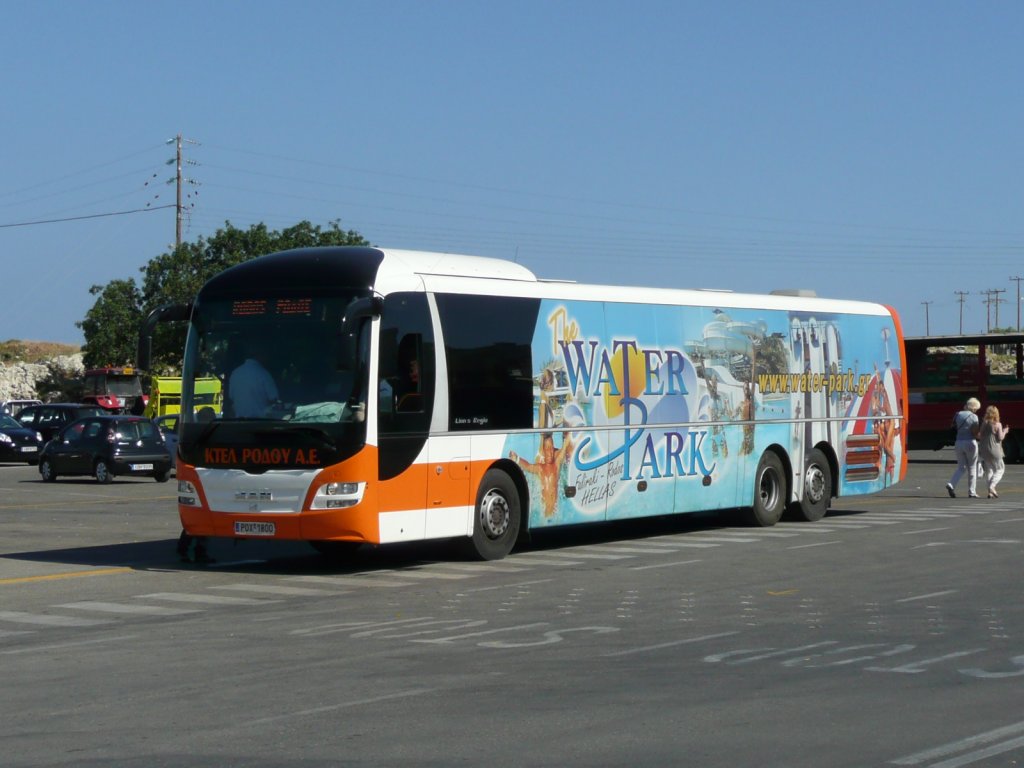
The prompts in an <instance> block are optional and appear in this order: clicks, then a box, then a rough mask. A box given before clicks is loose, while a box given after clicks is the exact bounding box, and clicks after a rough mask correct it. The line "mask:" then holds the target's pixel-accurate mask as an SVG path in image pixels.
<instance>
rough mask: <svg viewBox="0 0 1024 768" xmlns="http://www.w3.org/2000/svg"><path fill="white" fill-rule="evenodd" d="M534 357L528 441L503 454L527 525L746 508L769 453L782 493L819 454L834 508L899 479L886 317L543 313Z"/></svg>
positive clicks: (894, 360)
mask: <svg viewBox="0 0 1024 768" xmlns="http://www.w3.org/2000/svg"><path fill="white" fill-rule="evenodd" d="M532 353H533V361H534V368H535V370H534V371H533V377H534V427H535V428H536V429H537V430H539V432H534V433H531V434H515V435H511V436H509V438H508V442H507V445H506V448H507V452H508V453H507V455H508V456H509V458H511V459H512V460H513V461H515V462H517V463H518V464H519V466H520V467H522V469H523V470H524V472H525V474H526V477H527V481H528V483H529V485H530V498H531V508H530V525H531V526H532V527H540V526H544V525H564V524H569V523H583V522H596V521H600V520H613V519H619V518H626V517H639V516H648V515H661V514H668V513H671V512H688V511H696V510H708V509H719V508H727V507H738V506H747V505H749V504H750V503H751V501H752V498H753V492H754V480H753V477H754V471H755V468H756V465H757V462H758V460H759V458H760V456H761V454H762V453H763V452H764V451H765V450H767V449H768V448H769V446H778V447H781V449H782V450H783V451H784V452H785V453H786V454H787V455H788V456H789V459H790V462H791V464H792V466H793V468H794V472H793V477H792V483H794V484H796V485H799V484H800V483H801V481H802V474H803V473H802V472H801V471H800V468H802V466H803V462H804V457H805V453H806V451H808V450H809V449H810V448H813V447H815V446H817V445H821V444H822V443H828V444H830V445H831V446H832V450H833V452H834V453H835V455H836V458H837V460H838V463H839V475H838V476H837V477H836V478H834V480H833V482H834V483H835V485H836V487H837V489H838V491H839V493H840V495H852V494H860V493H870V492H873V491H878V490H880V489H882V488H884V487H886V486H887V485H890V484H892V483H893V482H895V481H897V480H898V479H899V477H898V476H897V475H898V473H899V467H900V465H901V459H902V453H903V450H904V448H903V443H904V439H903V434H902V423H903V422H902V415H903V409H904V403H903V402H902V392H903V386H902V374H901V371H900V370H899V364H900V353H899V349H898V340H897V336H896V332H895V328H894V326H893V321H892V319H891V318H890V317H889V316H887V315H851V314H829V313H816V314H810V313H806V312H791V311H790V312H787V311H783V310H777V311H773V310H751V309H736V308H730V309H728V310H727V311H723V310H721V309H715V308H710V307H679V306H650V305H636V304H610V303H607V304H602V303H595V302H582V301H581V302H570V301H545V302H543V303H542V305H541V311H540V315H539V319H538V325H537V328H536V331H535V333H534V337H533V342H532ZM793 491H794V492H795V493H797V494H799V493H801V492H802V488H801V487H795V488H793Z"/></svg>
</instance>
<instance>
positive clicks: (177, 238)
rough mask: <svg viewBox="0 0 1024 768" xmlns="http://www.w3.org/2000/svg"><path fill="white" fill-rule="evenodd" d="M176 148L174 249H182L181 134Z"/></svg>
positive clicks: (176, 141)
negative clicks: (176, 195)
mask: <svg viewBox="0 0 1024 768" xmlns="http://www.w3.org/2000/svg"><path fill="white" fill-rule="evenodd" d="M175 146H176V147H177V150H178V151H177V157H176V162H175V164H174V165H175V168H177V172H176V173H175V175H174V180H175V182H176V183H175V188H176V189H177V190H178V201H177V204H176V205H175V206H174V249H175V250H177V249H178V248H181V134H180V133H179V134H178V135H177V136H176V137H175Z"/></svg>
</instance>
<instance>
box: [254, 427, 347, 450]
mask: <svg viewBox="0 0 1024 768" xmlns="http://www.w3.org/2000/svg"><path fill="white" fill-rule="evenodd" d="M296 432H298V433H301V434H304V435H310V436H311V437H315V438H316V439H317V440H319V441H320V442H321V443H323V444H324V445H325V446H327V447H328V448H330V449H331V450H332V451H334V450H337V448H338V445H337V443H335V442H334V438H333V437H332V436H331V433H330V432H328V431H327V430H325V429H320V428H319V427H309V426H305V425H298V424H296V425H294V426H282V427H275V428H274V429H263V430H259V431H258V432H256V434H257V435H280V434H281V433H293V434H294V433H296Z"/></svg>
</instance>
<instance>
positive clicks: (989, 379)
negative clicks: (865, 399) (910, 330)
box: [905, 333, 1024, 461]
mask: <svg viewBox="0 0 1024 768" xmlns="http://www.w3.org/2000/svg"><path fill="white" fill-rule="evenodd" d="M905 347H906V352H907V384H908V390H909V396H910V415H909V419H908V422H909V426H910V432H909V448H910V449H911V450H916V449H934V450H938V449H939V448H942V447H944V446H947V445H952V444H953V435H952V433H951V431H950V426H951V424H952V421H953V416H954V414H956V412H957V411H959V410H960V408H961V407H962V406H963V404H964V402H965V401H966V400H967V398H969V397H976V398H978V399H979V400H980V401H981V407H982V411H981V412H979V414H978V415H979V416H982V415H983V414H984V409H985V408H986V407H987V406H990V405H994V406H996V407H997V408H998V409H999V417H1000V420H1001V421H1002V422H1003V424H1004V425H1007V424H1008V425H1010V426H1012V427H1017V429H1013V430H1012V431H1011V432H1010V434H1009V435H1007V436H1006V440H1005V441H1004V442H1003V449H1004V451H1005V453H1006V460H1007V461H1019V460H1020V459H1021V448H1022V446H1021V442H1020V439H1021V437H1022V436H1024V333H985V334H978V335H974V336H971V335H966V336H964V335H959V336H918V337H911V338H907V339H905Z"/></svg>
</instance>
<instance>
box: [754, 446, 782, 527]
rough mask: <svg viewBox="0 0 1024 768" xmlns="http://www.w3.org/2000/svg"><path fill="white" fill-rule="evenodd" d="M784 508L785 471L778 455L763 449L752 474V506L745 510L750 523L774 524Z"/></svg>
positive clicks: (760, 524)
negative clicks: (762, 453) (755, 470)
mask: <svg viewBox="0 0 1024 768" xmlns="http://www.w3.org/2000/svg"><path fill="white" fill-rule="evenodd" d="M785 508H786V473H785V470H784V469H783V467H782V462H781V461H780V460H779V457H778V456H776V455H775V454H774V453H772V452H771V451H765V453H764V455H763V456H761V461H759V462H758V463H757V472H756V473H755V475H754V506H752V507H751V508H750V509H749V510H747V519H748V521H749V523H750V524H751V525H756V526H759V527H763V528H766V527H768V526H770V525H775V524H776V523H777V522H779V519H780V518H781V517H782V512H783V510H784V509H785Z"/></svg>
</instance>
